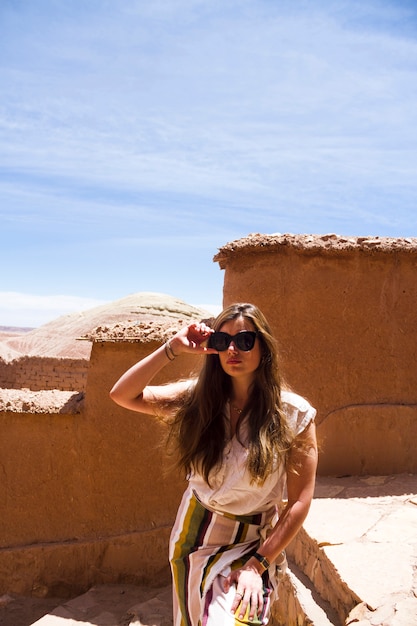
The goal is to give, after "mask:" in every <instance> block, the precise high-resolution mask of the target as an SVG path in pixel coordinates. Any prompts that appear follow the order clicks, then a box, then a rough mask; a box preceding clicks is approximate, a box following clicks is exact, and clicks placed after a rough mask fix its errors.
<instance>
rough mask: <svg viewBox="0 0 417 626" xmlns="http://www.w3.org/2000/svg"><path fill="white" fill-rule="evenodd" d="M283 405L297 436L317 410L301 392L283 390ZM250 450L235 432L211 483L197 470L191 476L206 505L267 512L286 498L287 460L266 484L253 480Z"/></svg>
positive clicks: (233, 510)
mask: <svg viewBox="0 0 417 626" xmlns="http://www.w3.org/2000/svg"><path fill="white" fill-rule="evenodd" d="M281 399H282V406H283V410H284V411H285V413H286V415H287V418H288V424H289V426H290V429H291V430H292V433H293V436H294V437H296V436H297V435H299V434H300V433H301V432H303V430H305V429H306V428H307V426H308V425H309V424H310V422H312V421H313V420H314V418H315V416H316V410H315V409H314V408H313V407H312V406H311V405H310V404H309V402H307V400H305V399H304V398H302V397H301V396H299V395H297V394H295V393H292V392H289V391H282V392H281ZM247 456H248V451H247V449H246V448H245V447H244V446H242V444H241V443H239V441H238V440H237V438H236V436H234V437H233V438H232V439H231V440H230V441H229V442H228V443H227V445H226V447H225V449H224V453H223V463H222V464H221V466H220V467H219V468H216V469H215V470H212V472H211V474H210V485H211V487H209V486H208V484H207V483H206V481H205V480H204V478H203V477H202V476H201V475H200V474H197V473H192V474H191V475H190V477H189V488H190V489H192V490H193V491H194V492H195V494H196V496H197V497H198V498H199V500H200V501H201V502H202V504H203V505H205V506H207V507H208V508H211V509H214V510H215V511H218V512H222V513H231V514H232V515H251V514H254V513H263V512H264V511H268V510H269V509H270V508H271V507H272V506H274V505H276V504H278V503H280V502H281V501H282V499H283V495H284V490H285V486H286V471H285V466H284V460H283V459H281V460H277V467H276V469H275V470H274V471H273V472H272V473H271V474H270V476H268V478H267V479H266V481H265V482H264V484H263V485H261V486H259V485H256V484H254V483H253V484H251V476H250V474H249V472H248V470H247V468H246V461H247Z"/></svg>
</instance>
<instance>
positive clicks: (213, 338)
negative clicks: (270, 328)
mask: <svg viewBox="0 0 417 626" xmlns="http://www.w3.org/2000/svg"><path fill="white" fill-rule="evenodd" d="M255 339H256V332H253V331H250V330H244V331H242V332H241V333H237V335H234V336H232V335H229V334H228V333H222V332H216V333H213V334H212V335H210V338H209V342H208V345H209V347H210V348H214V349H215V350H217V351H218V352H224V351H225V350H227V348H228V347H229V346H230V343H231V342H232V341H233V342H234V343H235V344H236V347H237V348H238V349H239V350H242V352H249V350H252V348H253V346H254V345H255Z"/></svg>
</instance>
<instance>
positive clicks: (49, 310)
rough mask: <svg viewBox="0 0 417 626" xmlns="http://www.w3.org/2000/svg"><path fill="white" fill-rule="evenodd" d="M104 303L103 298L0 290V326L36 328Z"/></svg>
mask: <svg viewBox="0 0 417 626" xmlns="http://www.w3.org/2000/svg"><path fill="white" fill-rule="evenodd" d="M102 304H105V301H104V300H96V299H94V298H81V297H78V296H66V295H53V296H39V295H34V294H28V293H19V292H15V291H2V292H0V326H16V327H30V328H37V327H38V326H42V325H43V324H46V323H47V322H51V321H52V320H54V319H56V318H57V317H60V316H61V315H67V314H68V313H77V312H79V311H85V310H87V309H91V308H93V307H96V306H100V305H102Z"/></svg>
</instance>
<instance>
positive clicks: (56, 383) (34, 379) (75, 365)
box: [0, 356, 88, 391]
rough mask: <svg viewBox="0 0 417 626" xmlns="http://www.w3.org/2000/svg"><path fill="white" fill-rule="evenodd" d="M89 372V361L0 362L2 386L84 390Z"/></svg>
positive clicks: (28, 358) (37, 358)
mask: <svg viewBox="0 0 417 626" xmlns="http://www.w3.org/2000/svg"><path fill="white" fill-rule="evenodd" d="M87 370H88V360H87V359H70V358H53V357H40V356H22V357H20V358H18V359H14V360H13V361H10V362H5V361H4V360H3V359H0V387H1V388H4V389H24V388H26V389H31V390H32V391H39V390H41V389H61V390H63V391H84V390H85V386H86V382H87Z"/></svg>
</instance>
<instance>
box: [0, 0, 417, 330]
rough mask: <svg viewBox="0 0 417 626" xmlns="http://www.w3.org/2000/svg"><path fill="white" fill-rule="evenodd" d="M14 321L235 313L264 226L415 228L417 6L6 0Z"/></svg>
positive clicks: (351, 1)
mask: <svg viewBox="0 0 417 626" xmlns="http://www.w3.org/2000/svg"><path fill="white" fill-rule="evenodd" d="M0 27H1V33H2V36H1V40H0V84H1V98H0V216H1V247H0V255H1V257H0V260H1V266H2V268H3V269H2V272H1V282H0V325H17V326H21V325H28V326H37V325H39V324H41V323H45V322H46V321H49V320H50V319H54V318H55V317H57V316H58V315H60V314H63V313H67V312H72V311H80V310H85V309H87V308H90V307H92V306H95V305H96V304H101V303H103V302H107V301H112V300H116V299H118V298H122V297H124V296H126V295H129V294H131V293H135V292H140V291H156V292H161V293H167V294H170V295H172V296H175V297H178V298H180V299H183V300H185V301H186V302H188V303H190V304H201V305H209V304H210V305H220V304H221V299H222V286H223V272H222V271H221V270H220V269H219V267H218V265H217V264H214V263H213V261H212V259H213V256H214V255H215V254H216V252H217V250H218V248H219V247H221V246H222V245H224V244H226V243H227V242H228V241H231V240H234V239H238V238H240V237H244V236H246V235H247V234H249V233H252V232H260V233H276V232H280V233H287V232H289V233H313V234H323V233H329V232H333V233H338V234H342V235H353V236H354V235H358V236H365V235H372V236H390V237H403V236H407V237H410V236H417V211H416V198H417V193H416V192H417V37H416V35H417V5H416V4H415V2H414V1H403V0H393V1H368V0H360V1H356V0H348V1H346V2H342V1H337V0H335V1H331V0H315V1H314V2H313V1H307V0H306V1H302V0H300V1H297V0H284V1H280V0H239V1H238V0H152V1H149V0H140V1H138V0H123V1H121V2H112V1H110V0H71V2H68V1H67V0H2V2H1V5H0Z"/></svg>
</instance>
